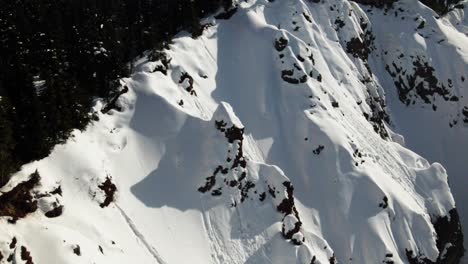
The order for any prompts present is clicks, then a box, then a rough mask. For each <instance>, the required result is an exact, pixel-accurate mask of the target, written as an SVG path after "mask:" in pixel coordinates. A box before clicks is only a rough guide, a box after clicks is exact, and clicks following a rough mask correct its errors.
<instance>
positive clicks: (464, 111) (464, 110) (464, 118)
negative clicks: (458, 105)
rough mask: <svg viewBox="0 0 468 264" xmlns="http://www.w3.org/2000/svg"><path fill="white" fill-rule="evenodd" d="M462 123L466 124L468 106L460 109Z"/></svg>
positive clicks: (467, 120) (467, 121)
mask: <svg viewBox="0 0 468 264" xmlns="http://www.w3.org/2000/svg"><path fill="white" fill-rule="evenodd" d="M462 115H463V116H464V117H463V122H465V123H468V106H465V107H463V109H462Z"/></svg>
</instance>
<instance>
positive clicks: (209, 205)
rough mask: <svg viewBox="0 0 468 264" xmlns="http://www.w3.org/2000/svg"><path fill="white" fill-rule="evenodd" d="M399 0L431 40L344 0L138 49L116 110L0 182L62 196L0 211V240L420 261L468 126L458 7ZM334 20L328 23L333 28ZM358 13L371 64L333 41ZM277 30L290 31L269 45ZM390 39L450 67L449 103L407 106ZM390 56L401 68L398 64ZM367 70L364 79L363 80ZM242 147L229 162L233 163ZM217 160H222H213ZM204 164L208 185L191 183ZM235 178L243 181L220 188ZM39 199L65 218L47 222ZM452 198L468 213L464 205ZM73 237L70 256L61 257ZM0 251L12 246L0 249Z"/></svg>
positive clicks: (134, 256) (298, 3)
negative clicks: (156, 51)
mask: <svg viewBox="0 0 468 264" xmlns="http://www.w3.org/2000/svg"><path fill="white" fill-rule="evenodd" d="M401 5H402V6H403V7H404V9H405V10H410V11H407V12H414V14H419V15H420V16H422V17H423V18H424V19H425V20H426V28H425V29H423V31H428V32H429V29H435V30H436V33H434V34H433V36H437V39H433V38H431V39H426V38H423V37H421V36H420V35H418V34H415V31H414V27H417V22H414V21H413V19H412V15H414V14H408V15H405V16H407V19H405V20H399V19H394V18H393V16H384V15H383V14H382V12H383V11H381V10H375V9H372V10H373V11H372V12H371V13H372V14H370V13H368V12H365V11H364V10H366V9H367V8H364V9H363V8H362V7H361V6H359V5H357V4H355V3H352V2H348V1H327V3H321V4H315V3H310V2H309V1H302V0H288V1H275V2H272V3H269V2H267V1H262V0H259V1H253V0H251V1H247V2H242V3H239V9H238V11H237V12H236V14H235V15H234V16H233V17H232V18H231V19H229V20H220V21H216V20H215V19H214V18H208V19H207V21H210V22H213V23H214V26H212V27H208V28H207V29H206V30H205V31H204V33H203V35H202V36H201V37H199V38H197V39H192V38H191V37H190V36H189V35H188V34H187V33H181V34H179V35H178V36H177V37H176V38H175V39H174V42H173V44H171V46H170V50H166V51H165V52H166V54H167V56H168V57H170V58H171V59H172V60H171V62H170V67H169V70H168V72H167V75H165V74H163V73H162V72H159V71H156V72H153V71H154V69H155V68H156V67H157V66H162V64H161V62H160V61H158V62H149V61H147V60H146V59H145V58H143V59H141V60H140V61H138V63H137V65H135V69H136V70H135V73H134V74H133V75H132V76H131V77H130V78H126V79H123V80H122V83H123V85H125V86H127V87H128V88H129V92H127V93H125V94H124V95H122V96H121V98H120V99H119V101H118V102H119V104H120V105H121V106H122V109H123V111H121V112H118V111H115V110H111V111H110V112H109V113H108V114H102V113H101V112H100V109H102V107H103V103H102V102H101V101H98V102H96V105H95V106H94V108H95V109H94V110H95V111H97V113H98V117H99V121H97V122H94V123H92V124H91V125H90V126H89V127H88V128H87V129H86V131H84V132H79V131H75V132H74V133H73V137H72V138H70V140H68V141H67V143H65V144H63V145H58V146H56V147H55V149H54V151H53V152H52V154H51V155H50V156H49V157H47V158H45V159H43V160H40V161H36V162H33V163H30V164H27V165H25V166H23V168H22V170H21V171H20V172H19V173H18V174H17V175H15V177H14V178H13V180H12V181H11V182H10V183H9V184H8V185H6V186H5V187H3V188H2V190H1V191H2V192H6V191H8V190H11V188H13V187H14V186H15V185H16V184H17V183H19V182H21V181H24V180H25V179H27V177H28V175H29V174H30V173H32V172H34V171H35V170H36V169H37V170H38V171H39V173H40V174H41V176H42V180H41V185H40V186H39V187H38V188H39V189H41V190H44V191H50V190H53V189H54V188H56V187H57V186H58V185H60V186H61V188H62V190H63V197H62V196H60V197H59V196H54V197H49V198H44V199H43V200H40V201H39V207H40V210H38V211H36V212H35V213H33V214H31V215H29V216H27V217H26V218H24V219H20V220H18V222H17V223H16V224H14V225H13V224H7V223H6V220H3V219H2V220H1V221H3V222H4V223H2V225H3V226H4V228H2V230H1V231H0V239H1V240H2V241H11V240H12V238H13V237H16V238H17V240H18V246H17V247H16V248H17V249H19V248H20V246H21V245H25V246H26V247H27V248H28V250H29V251H31V255H32V257H33V259H34V261H35V263H50V264H54V263H60V264H66V263H73V264H77V263H133V262H134V263H187V262H191V263H301V264H303V263H310V262H311V260H312V259H313V258H314V257H315V259H316V261H317V262H316V263H329V259H330V258H331V257H332V256H336V258H337V260H338V261H339V262H340V263H379V262H382V261H383V260H384V259H386V254H388V253H392V254H393V257H392V260H393V261H394V262H395V263H407V262H408V260H407V258H406V253H405V250H406V249H412V250H413V251H414V252H419V253H421V254H423V255H425V256H427V257H429V258H430V259H433V260H435V259H436V258H437V256H438V255H439V253H440V252H439V251H438V249H437V247H436V242H435V231H434V227H433V225H432V223H431V217H437V216H445V215H446V214H447V212H448V211H449V210H450V209H452V208H454V207H455V200H454V199H453V197H452V193H451V191H450V187H449V186H448V184H447V181H448V180H447V179H448V177H449V178H450V183H451V187H452V188H453V190H454V195H455V198H456V200H457V201H464V200H466V198H467V197H466V193H464V192H463V190H462V189H463V186H464V185H463V179H462V177H463V176H462V174H463V171H466V170H467V169H468V168H467V167H466V166H467V165H466V164H468V162H466V157H468V155H466V153H467V150H468V145H467V144H468V141H467V140H465V139H466V138H467V137H466V136H468V135H467V133H468V129H467V127H466V126H464V125H462V124H461V123H462V122H460V125H458V126H456V127H454V128H450V127H449V126H448V122H449V121H448V119H447V116H451V115H453V114H454V113H456V112H457V111H459V107H460V106H462V105H467V103H468V102H467V101H466V100H467V98H468V97H464V98H462V97H461V96H462V95H464V94H466V89H465V88H466V82H465V84H463V83H461V81H459V78H458V79H456V78H453V77H452V76H458V75H460V74H463V73H466V72H468V71H467V70H466V69H467V61H468V52H467V50H466V49H467V47H468V45H466V42H467V39H466V35H463V33H462V30H460V28H462V26H460V27H452V26H451V24H453V23H455V22H454V21H466V20H463V19H464V18H462V17H463V10H456V11H454V13H451V14H449V15H448V16H447V18H443V19H441V20H436V19H434V18H433V13H432V11H430V10H428V9H427V8H425V7H424V6H421V5H419V4H417V3H412V2H411V1H402V3H401ZM330 7H333V9H334V11H332V10H331V9H330ZM455 12H456V13H455ZM303 14H306V15H307V17H309V19H310V22H309V20H308V19H307V18H306V16H304V15H303ZM348 14H349V15H348ZM337 17H340V18H342V19H343V21H345V24H346V25H345V26H344V27H343V28H340V29H336V28H335V19H336V18H337ZM361 17H363V19H365V20H366V21H368V23H369V26H371V27H372V32H373V33H374V34H375V35H376V36H375V37H376V40H375V43H377V44H376V46H377V47H376V51H373V52H372V53H371V55H369V64H370V65H371V68H372V69H373V75H372V74H369V72H367V70H366V65H365V64H364V63H363V61H362V60H361V59H358V58H355V57H353V56H351V55H350V54H348V53H346V43H347V42H348V41H350V40H351V39H352V38H353V37H357V36H360V34H361V33H363V30H362V28H361V27H360V18H361ZM292 21H294V22H295V23H294V24H293V23H292ZM463 23H464V25H465V26H466V22H463ZM409 24H411V25H412V26H411V27H410V26H408V25H409ZM413 24H414V25H413ZM296 27H300V28H299V29H298V30H297V31H295V29H296ZM424 34H427V33H424ZM465 34H466V33H465ZM441 36H443V37H444V38H446V39H447V41H445V42H444V44H443V45H439V44H437V41H438V40H439V39H438V38H440V37H441ZM280 37H282V38H284V39H286V40H287V41H288V44H287V46H286V48H285V49H284V50H282V51H280V52H279V51H277V50H276V49H275V45H274V44H275V40H277V39H279V38H280ZM384 50H388V51H389V52H388V54H387V55H384V52H383V51H384ZM400 52H403V53H405V54H408V55H407V57H408V56H409V54H421V55H426V56H427V57H428V58H430V59H431V64H432V65H433V66H434V67H435V68H436V74H437V77H438V78H439V79H440V80H444V81H445V80H446V79H447V78H452V79H453V82H454V88H453V90H454V93H456V94H457V95H458V96H459V97H460V101H459V102H457V103H456V104H454V103H449V102H445V101H442V102H439V103H438V111H436V112H435V111H433V110H432V109H430V107H427V106H425V105H423V104H419V102H418V104H417V105H412V106H409V107H406V106H404V105H403V104H402V103H401V102H400V101H399V100H398V95H397V94H396V89H395V86H394V84H393V80H392V79H391V77H390V76H389V75H388V74H387V72H386V71H385V69H384V66H385V64H384V63H385V62H390V61H392V60H395V59H396V58H397V57H398V55H399V53H400ZM280 54H282V55H283V56H282V57H280ZM298 55H300V57H302V59H300V58H299V56H298ZM310 55H313V59H309V56H310ZM377 55H379V56H378V57H377ZM447 56H448V58H450V61H448V60H447ZM401 65H402V66H404V67H407V68H408V69H411V67H410V66H411V64H410V61H409V60H407V61H405V60H402V61H401ZM291 69H294V74H293V75H292V78H301V77H302V76H303V75H306V76H308V77H307V80H306V81H305V82H303V83H298V84H293V83H288V82H286V81H284V80H283V79H282V77H281V74H282V71H283V70H291ZM311 71H312V76H313V77H310V76H309V73H310V72H311ZM184 73H188V74H189V75H190V76H191V78H192V79H193V89H194V90H195V92H196V95H193V94H190V92H188V91H187V87H188V86H190V81H189V80H188V79H185V80H184V81H182V82H180V80H181V77H182V75H183V74H184ZM318 74H320V75H321V76H322V80H321V81H319V80H318V78H317V76H318ZM369 75H371V76H372V77H373V79H374V80H375V81H374V82H372V83H363V82H361V80H362V79H364V78H365V77H368V76H369ZM205 77H206V78H205ZM466 77H467V78H468V76H466ZM371 97H373V98H374V97H384V98H385V100H386V101H387V103H388V110H389V112H390V116H391V121H392V124H390V125H388V126H387V128H388V129H389V130H390V132H389V134H390V139H383V138H382V137H381V136H380V135H379V134H378V133H376V132H375V131H374V127H373V124H372V123H370V122H369V121H368V120H366V118H365V117H364V116H363V113H370V112H371V111H372V107H373V106H371V105H370V101H369V100H370V99H369V98H371ZM181 100H182V101H183V105H180V104H179V102H180V101H181ZM358 102H361V103H358ZM336 103H338V104H336ZM420 106H424V108H421V107H420ZM219 121H223V122H225V123H226V125H225V126H224V127H225V128H223V129H228V128H231V127H234V128H238V129H242V128H243V129H244V132H243V140H242V142H240V141H239V140H237V139H236V140H234V141H233V142H230V141H229V138H228V136H227V135H226V133H225V131H223V130H222V129H221V128H217V122H219ZM306 139H307V140H306ZM320 146H322V148H321V150H320V151H317V149H318V148H319V147H320ZM240 149H242V150H243V159H244V160H245V161H246V165H245V168H244V167H242V166H237V167H236V166H235V165H234V160H235V159H236V157H237V156H236V154H238V153H239V151H240ZM412 150H416V152H417V153H420V154H423V156H425V157H427V158H429V161H428V160H426V159H424V158H423V157H421V156H419V155H418V154H416V153H415V152H413V151H412ZM317 153H318V154H317ZM441 164H442V165H441ZM218 166H221V167H222V168H223V169H226V170H227V171H226V173H224V172H222V171H221V172H214V171H215V169H216V168H217V167H218ZM444 167H445V168H447V171H448V173H449V174H448V176H447V171H446V170H445V169H444ZM243 173H245V174H246V176H245V178H242V177H243V176H242V175H243ZM213 174H215V177H214V178H215V179H216V183H215V185H214V187H212V189H210V190H209V191H207V192H201V191H199V188H200V187H202V186H204V185H205V184H206V183H207V182H208V181H209V180H208V178H207V177H210V176H211V175H213ZM107 178H110V179H111V180H112V182H113V183H114V184H115V185H116V187H117V193H116V197H115V201H114V202H113V203H111V204H110V205H109V207H105V208H101V206H100V203H101V202H102V201H103V200H104V198H105V194H104V192H102V190H101V189H99V187H98V186H99V185H100V184H102V183H103V182H104V181H105V180H106V179H107ZM234 181H236V182H238V184H239V183H240V184H241V185H236V186H235V187H231V186H229V184H230V182H234ZM287 182H291V183H292V185H293V186H294V198H293V201H294V205H293V207H294V208H295V210H297V213H298V215H295V213H293V212H289V213H282V212H280V211H279V209H278V207H279V206H280V204H281V203H282V202H283V201H284V200H287V199H288V198H289V191H290V190H289V189H288V188H287V186H286V185H285V183H287ZM248 183H250V184H254V187H251V188H246V186H247V185H248ZM238 186H242V188H241V187H238ZM271 188H275V191H272V193H274V196H273V195H272V194H270V189H271ZM216 190H219V192H221V194H215V191H216ZM263 193H264V194H265V198H263V200H262V194H263ZM55 199H58V201H56V200H55ZM54 202H58V203H59V204H61V205H63V206H64V211H63V214H62V215H61V216H60V217H57V218H46V217H45V216H44V212H46V211H48V210H50V209H51V207H50V206H51V204H53V203H54ZM457 207H458V208H460V211H461V212H462V219H463V217H464V219H468V215H467V212H468V210H466V205H464V204H463V202H458V204H457ZM298 216H299V218H300V221H301V223H302V226H301V227H300V231H299V232H297V233H294V234H293V237H292V238H293V240H296V241H302V240H304V243H303V244H302V245H294V244H293V243H292V241H290V240H289V239H286V238H285V237H283V234H282V227H283V226H284V227H285V230H286V231H290V230H293V229H294V227H295V224H296V223H297V222H298V221H299V219H298ZM465 223H466V222H465ZM76 245H79V246H80V249H81V256H77V255H76V254H74V253H73V248H74V247H75V246H76ZM99 247H101V248H102V252H101V251H100V248H99ZM0 251H1V252H2V253H3V255H9V252H10V251H11V249H9V248H8V245H6V244H1V247H0ZM15 251H16V253H15V254H16V255H18V254H19V253H18V252H19V250H15ZM16 258H17V259H18V261H19V257H16ZM351 260H352V261H351Z"/></svg>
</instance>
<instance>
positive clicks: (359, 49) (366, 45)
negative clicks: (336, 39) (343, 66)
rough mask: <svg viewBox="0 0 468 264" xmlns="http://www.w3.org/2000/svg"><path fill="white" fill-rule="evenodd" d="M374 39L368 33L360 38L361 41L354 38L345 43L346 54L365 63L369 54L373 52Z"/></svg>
mask: <svg viewBox="0 0 468 264" xmlns="http://www.w3.org/2000/svg"><path fill="white" fill-rule="evenodd" d="M374 39H375V37H374V35H372V33H371V32H370V31H366V32H365V33H364V35H363V36H362V40H361V39H360V38H358V37H354V38H352V39H351V40H349V41H348V42H347V43H346V52H348V53H349V54H351V55H353V57H355V58H360V59H362V60H364V61H367V58H368V57H369V54H370V53H371V51H372V50H373V43H374Z"/></svg>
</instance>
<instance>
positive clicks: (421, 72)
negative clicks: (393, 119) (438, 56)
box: [385, 57, 452, 105]
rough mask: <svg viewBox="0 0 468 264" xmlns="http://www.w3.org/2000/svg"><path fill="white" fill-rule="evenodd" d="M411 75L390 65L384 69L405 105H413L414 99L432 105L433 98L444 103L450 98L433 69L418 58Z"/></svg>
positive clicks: (394, 65) (447, 90) (393, 64)
mask: <svg viewBox="0 0 468 264" xmlns="http://www.w3.org/2000/svg"><path fill="white" fill-rule="evenodd" d="M413 66H414V67H413V71H414V72H413V74H407V73H406V70H404V69H403V68H400V67H398V66H397V65H396V64H395V63H392V67H390V66H389V65H387V66H386V67H385V69H386V70H387V72H388V73H389V74H390V75H391V76H392V77H393V80H394V83H395V86H396V87H397V90H398V97H399V99H400V101H401V102H402V103H404V104H406V105H410V104H414V103H415V102H416V99H417V98H419V99H421V100H422V101H423V102H424V103H426V104H432V101H433V99H434V96H436V95H439V96H441V97H442V98H443V99H444V100H445V101H449V100H450V99H451V98H452V95H451V92H450V90H449V89H448V88H447V87H445V85H444V84H442V83H440V82H439V80H438V79H437V77H436V76H435V69H434V68H433V67H432V66H431V65H429V63H428V62H427V61H424V60H423V59H421V58H420V57H417V58H416V59H415V60H414V61H413Z"/></svg>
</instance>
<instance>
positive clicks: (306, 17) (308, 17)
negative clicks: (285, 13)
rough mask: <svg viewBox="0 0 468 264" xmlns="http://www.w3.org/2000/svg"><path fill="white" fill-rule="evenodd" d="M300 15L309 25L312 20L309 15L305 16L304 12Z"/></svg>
mask: <svg viewBox="0 0 468 264" xmlns="http://www.w3.org/2000/svg"><path fill="white" fill-rule="evenodd" d="M302 15H303V16H304V18H305V19H306V20H307V21H308V22H309V23H312V19H311V18H310V16H309V15H307V14H306V13H305V12H303V13H302Z"/></svg>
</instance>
